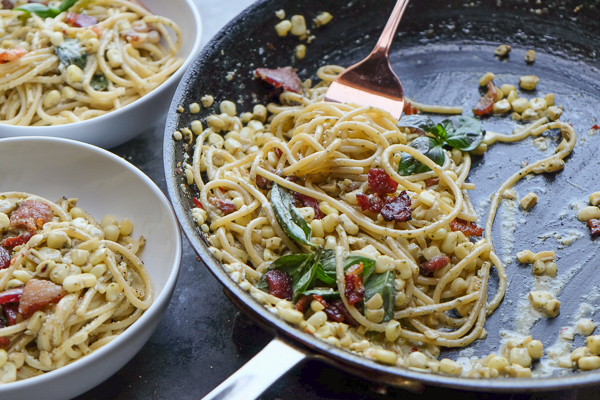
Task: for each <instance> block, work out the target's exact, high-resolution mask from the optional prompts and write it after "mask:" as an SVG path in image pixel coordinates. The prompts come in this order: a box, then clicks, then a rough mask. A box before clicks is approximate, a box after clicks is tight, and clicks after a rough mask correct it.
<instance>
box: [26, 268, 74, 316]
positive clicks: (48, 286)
mask: <svg viewBox="0 0 600 400" xmlns="http://www.w3.org/2000/svg"><path fill="white" fill-rule="evenodd" d="M22 290H23V294H22V295H21V301H20V302H19V312H20V313H21V315H23V317H24V318H28V317H29V316H31V315H32V314H33V313H34V312H36V311H38V310H39V309H41V308H42V307H44V306H47V305H48V304H52V303H56V302H58V301H59V300H60V299H62V298H63V297H65V295H66V294H67V292H66V291H65V289H63V287H62V286H60V285H56V284H54V283H53V282H50V281H46V280H42V279H33V278H32V279H30V280H28V281H27V283H26V284H25V287H24V288H23V289H22Z"/></svg>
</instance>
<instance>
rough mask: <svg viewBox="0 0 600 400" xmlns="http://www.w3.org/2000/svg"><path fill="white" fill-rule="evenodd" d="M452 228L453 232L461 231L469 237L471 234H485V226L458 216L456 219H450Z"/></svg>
mask: <svg viewBox="0 0 600 400" xmlns="http://www.w3.org/2000/svg"><path fill="white" fill-rule="evenodd" d="M450 229H452V231H453V232H456V231H461V232H462V233H464V234H465V236H467V237H470V236H471V235H473V236H481V235H483V228H479V227H478V226H477V225H475V224H474V223H472V222H469V221H465V220H462V219H460V218H456V219H455V220H453V221H450Z"/></svg>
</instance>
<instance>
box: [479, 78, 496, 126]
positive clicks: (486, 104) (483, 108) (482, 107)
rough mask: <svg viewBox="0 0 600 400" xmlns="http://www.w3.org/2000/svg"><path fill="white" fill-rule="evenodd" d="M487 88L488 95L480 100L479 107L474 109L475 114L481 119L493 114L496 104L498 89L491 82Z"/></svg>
mask: <svg viewBox="0 0 600 400" xmlns="http://www.w3.org/2000/svg"><path fill="white" fill-rule="evenodd" d="M487 88H488V91H487V93H486V94H485V95H484V96H483V97H481V98H480V99H479V102H477V105H476V106H475V108H473V114H475V115H477V116H479V117H480V116H482V115H485V114H489V113H491V112H492V109H493V108H494V103H495V102H496V93H497V91H498V89H497V88H496V86H495V85H494V82H493V81H492V82H489V83H488V84H487Z"/></svg>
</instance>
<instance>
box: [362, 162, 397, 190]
mask: <svg viewBox="0 0 600 400" xmlns="http://www.w3.org/2000/svg"><path fill="white" fill-rule="evenodd" d="M369 189H370V190H371V192H373V193H378V194H387V193H395V192H396V189H398V182H396V181H395V180H393V179H392V178H390V176H389V175H388V174H387V173H386V172H385V170H383V169H381V168H371V169H370V170H369Z"/></svg>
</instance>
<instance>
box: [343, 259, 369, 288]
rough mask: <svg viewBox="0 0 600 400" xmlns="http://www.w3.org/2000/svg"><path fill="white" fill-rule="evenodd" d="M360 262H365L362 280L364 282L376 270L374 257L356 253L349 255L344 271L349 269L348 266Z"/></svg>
mask: <svg viewBox="0 0 600 400" xmlns="http://www.w3.org/2000/svg"><path fill="white" fill-rule="evenodd" d="M360 263H362V264H363V273H362V280H363V282H366V281H367V280H368V279H369V277H370V276H371V274H372V273H373V271H375V260H373V259H372V258H367V257H363V256H356V255H354V254H351V255H349V256H348V257H346V258H344V271H347V270H348V268H350V267H351V266H353V265H356V264H360Z"/></svg>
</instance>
